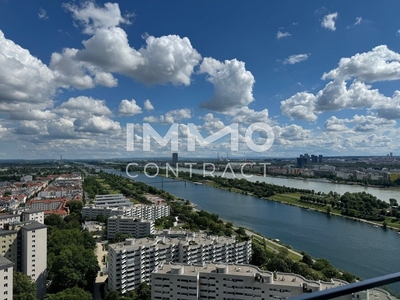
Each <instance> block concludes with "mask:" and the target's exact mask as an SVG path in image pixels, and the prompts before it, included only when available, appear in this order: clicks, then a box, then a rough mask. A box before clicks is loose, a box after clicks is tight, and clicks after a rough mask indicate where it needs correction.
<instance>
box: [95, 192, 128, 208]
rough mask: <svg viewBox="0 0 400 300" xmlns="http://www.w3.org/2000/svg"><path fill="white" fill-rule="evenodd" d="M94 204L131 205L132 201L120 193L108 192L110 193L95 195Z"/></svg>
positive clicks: (109, 205) (110, 205)
mask: <svg viewBox="0 0 400 300" xmlns="http://www.w3.org/2000/svg"><path fill="white" fill-rule="evenodd" d="M94 205H95V206H108V207H119V206H129V205H133V203H132V202H131V201H130V200H129V199H128V198H126V197H125V196H124V195H122V194H110V195H96V198H95V199H94Z"/></svg>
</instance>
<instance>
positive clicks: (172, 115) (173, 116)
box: [143, 108, 192, 124]
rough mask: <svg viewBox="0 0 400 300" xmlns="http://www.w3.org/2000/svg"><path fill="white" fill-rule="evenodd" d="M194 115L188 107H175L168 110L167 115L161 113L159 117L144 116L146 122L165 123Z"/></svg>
mask: <svg viewBox="0 0 400 300" xmlns="http://www.w3.org/2000/svg"><path fill="white" fill-rule="evenodd" d="M191 117H192V115H191V111H190V109H188V108H182V109H175V110H171V111H168V112H167V113H166V114H165V115H161V116H159V117H155V116H149V117H144V118H143V121H144V122H149V123H163V124H172V123H175V122H177V121H182V120H184V119H190V118H191Z"/></svg>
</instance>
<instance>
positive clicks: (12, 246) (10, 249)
mask: <svg viewBox="0 0 400 300" xmlns="http://www.w3.org/2000/svg"><path fill="white" fill-rule="evenodd" d="M0 247H1V249H0V251H1V256H3V257H5V258H7V259H8V260H10V261H12V262H13V263H14V270H15V271H17V262H18V256H17V253H18V231H17V230H3V229H0Z"/></svg>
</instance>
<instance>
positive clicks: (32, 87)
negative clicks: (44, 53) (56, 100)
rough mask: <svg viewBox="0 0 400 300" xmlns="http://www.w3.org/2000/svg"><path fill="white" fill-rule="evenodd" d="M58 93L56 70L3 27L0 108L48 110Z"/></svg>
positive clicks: (0, 38) (0, 65)
mask: <svg viewBox="0 0 400 300" xmlns="http://www.w3.org/2000/svg"><path fill="white" fill-rule="evenodd" d="M55 92H56V85H55V82H54V74H53V72H52V71H51V70H50V69H49V68H48V67H47V66H46V65H45V64H43V63H42V62H41V61H40V60H39V59H37V58H36V57H34V56H32V55H31V54H30V53H29V51H28V50H26V49H23V48H22V47H20V46H19V45H17V44H15V43H14V42H13V41H11V40H8V39H6V38H5V36H4V34H3V32H2V31H1V30H0V111H2V112H12V111H20V110H26V109H28V110H29V109H46V108H48V107H51V106H52V103H53V101H52V97H53V95H54V94H55Z"/></svg>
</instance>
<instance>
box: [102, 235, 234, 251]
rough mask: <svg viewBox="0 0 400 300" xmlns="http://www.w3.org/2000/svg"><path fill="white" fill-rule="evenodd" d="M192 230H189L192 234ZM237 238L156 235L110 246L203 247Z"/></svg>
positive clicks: (116, 247) (119, 247)
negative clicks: (182, 245) (179, 245)
mask: <svg viewBox="0 0 400 300" xmlns="http://www.w3.org/2000/svg"><path fill="white" fill-rule="evenodd" d="M190 233H191V232H188V234H190ZM235 241H236V240H235V239H234V238H232V237H224V236H208V235H206V234H199V235H196V236H195V237H192V236H187V237H184V238H179V237H174V238H169V237H156V238H141V239H127V240H126V241H125V242H122V243H116V244H110V245H108V247H111V248H112V249H114V250H115V251H118V250H124V249H125V250H134V249H137V248H138V247H140V246H142V247H143V246H151V245H157V244H159V245H162V244H164V245H171V244H179V243H181V244H184V245H187V246H191V247H196V246H197V247H201V246H202V245H209V244H215V245H221V246H222V245H223V244H232V243H235Z"/></svg>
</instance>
